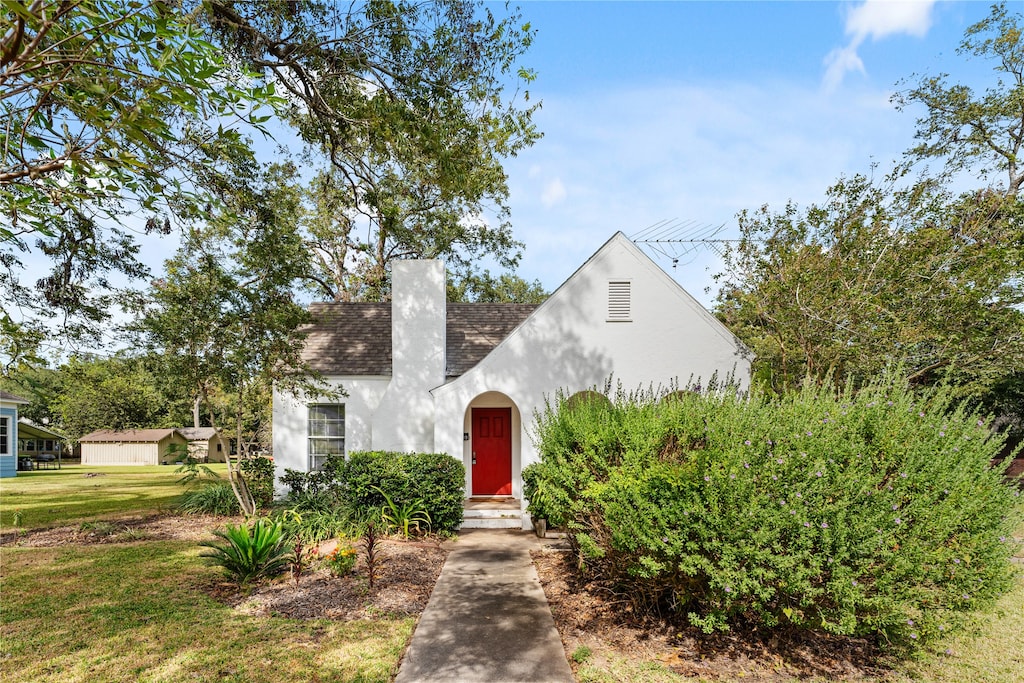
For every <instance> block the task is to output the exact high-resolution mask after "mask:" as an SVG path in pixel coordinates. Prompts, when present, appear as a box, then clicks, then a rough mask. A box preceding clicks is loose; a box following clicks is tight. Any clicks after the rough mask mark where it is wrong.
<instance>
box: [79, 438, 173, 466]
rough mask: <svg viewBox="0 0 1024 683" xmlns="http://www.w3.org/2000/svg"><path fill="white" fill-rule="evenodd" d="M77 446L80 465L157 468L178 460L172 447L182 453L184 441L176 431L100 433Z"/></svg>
mask: <svg viewBox="0 0 1024 683" xmlns="http://www.w3.org/2000/svg"><path fill="white" fill-rule="evenodd" d="M79 443H80V444H81V448H82V464H83V465H160V464H173V463H174V462H176V461H177V460H180V459H181V456H180V455H175V454H173V453H172V452H171V451H172V447H173V449H181V450H180V451H178V452H179V453H180V452H183V451H184V449H185V448H187V444H188V440H187V439H185V437H184V436H182V435H181V433H180V430H177V429H126V430H123V431H115V430H113V429H100V430H98V431H95V432H92V433H91V434H86V435H85V436H83V437H82V438H81V439H79Z"/></svg>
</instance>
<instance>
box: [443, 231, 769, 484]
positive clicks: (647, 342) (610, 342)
mask: <svg viewBox="0 0 1024 683" xmlns="http://www.w3.org/2000/svg"><path fill="white" fill-rule="evenodd" d="M609 280H628V281H629V282H630V285H631V303H632V314H631V322H608V281H609ZM715 372H717V373H718V375H719V376H720V377H724V376H725V375H728V374H731V373H733V372H735V373H736V378H737V379H738V380H739V381H740V382H741V384H746V382H747V381H748V380H749V374H750V363H749V360H747V358H745V357H744V355H743V349H742V347H740V346H739V345H738V343H737V342H736V340H735V338H734V337H732V335H731V334H729V332H728V331H727V330H726V329H725V328H724V327H722V326H721V325H720V324H719V323H718V321H716V320H715V319H714V318H713V317H712V316H711V315H710V314H709V313H708V312H707V311H706V310H705V309H704V308H703V307H702V306H701V305H700V304H699V303H698V302H697V301H696V300H694V299H693V298H692V297H691V296H690V295H689V294H687V293H686V292H685V291H684V290H683V289H682V288H681V287H680V286H679V285H678V284H677V283H676V282H675V281H674V280H672V279H671V278H670V277H669V276H668V275H667V274H666V273H664V272H663V271H662V270H661V269H660V268H658V267H657V265H655V264H654V263H653V262H652V261H651V260H650V259H648V258H647V256H646V255H644V254H643V253H642V252H640V251H639V249H637V248H636V247H635V245H633V244H632V243H631V242H629V241H628V240H627V239H626V238H625V237H624V236H622V235H618V236H617V237H616V238H613V239H612V240H611V241H610V242H609V243H608V244H606V245H605V247H604V248H603V249H602V250H601V251H599V252H598V253H597V254H596V255H595V256H594V257H593V258H592V259H591V260H589V261H588V262H587V263H586V264H584V265H583V266H582V267H581V268H580V270H578V271H577V272H576V274H575V275H574V276H573V277H572V278H570V279H569V280H568V281H567V282H566V283H565V284H564V285H563V286H562V287H561V288H559V289H558V290H557V291H556V292H555V293H554V294H553V295H552V296H551V298H550V299H548V300H547V301H546V302H545V303H544V304H543V305H542V306H541V307H540V308H538V309H537V311H536V312H535V313H534V314H533V315H532V316H531V317H530V318H529V319H528V320H527V321H526V322H525V323H524V324H523V325H522V326H520V327H519V328H518V329H517V330H516V331H514V332H513V333H512V334H511V335H509V337H508V338H506V339H505V340H504V341H503V342H502V343H501V344H500V345H499V346H498V347H497V348H496V349H494V351H492V352H491V353H490V354H489V355H488V356H487V357H486V358H485V359H484V360H483V361H481V362H480V363H479V364H478V365H477V366H476V367H475V368H473V369H472V370H470V371H469V372H467V373H466V374H465V375H463V376H462V377H460V378H458V379H456V380H454V381H453V382H451V383H449V384H446V385H444V386H441V387H438V388H437V389H435V390H434V392H433V393H434V398H435V406H436V409H437V421H436V426H435V432H434V442H435V449H436V450H438V451H446V452H449V453H460V452H464V448H462V447H460V446H461V444H460V443H459V442H460V441H462V435H463V432H464V429H463V424H464V415H465V411H466V409H467V407H468V406H469V405H470V404H471V402H472V401H473V400H474V399H475V398H476V397H478V396H480V395H481V394H484V393H485V392H489V391H497V392H501V393H502V394H504V395H506V396H508V397H509V398H510V399H511V400H512V402H513V403H514V404H515V406H516V407H517V408H518V409H519V411H520V414H521V416H522V421H521V433H520V443H521V449H522V450H521V462H520V465H521V467H525V466H526V465H528V464H530V463H531V462H535V461H536V460H537V457H538V456H537V451H536V448H535V446H534V444H533V439H532V424H533V420H534V414H535V412H537V411H539V410H541V409H542V408H543V406H544V398H545V396H551V397H553V396H554V394H555V392H556V391H557V390H558V389H563V390H565V391H566V392H567V393H569V394H571V393H575V392H577V391H581V390H585V389H588V388H591V387H595V386H596V387H601V386H603V385H604V383H605V381H606V380H607V379H608V378H609V377H614V379H615V380H616V381H617V382H618V381H621V383H622V385H623V388H624V389H626V390H633V389H638V388H647V387H653V388H655V389H658V388H659V387H668V386H670V384H671V383H673V382H675V383H678V384H679V385H686V384H687V383H688V382H690V381H691V379H692V380H693V381H697V380H700V381H702V382H704V383H706V382H707V380H708V378H709V377H711V375H712V374H714V373H715ZM519 471H520V469H519V468H515V467H514V468H513V490H514V492H515V495H517V496H518V495H519V491H520V490H521V488H520V487H521V480H520V478H519Z"/></svg>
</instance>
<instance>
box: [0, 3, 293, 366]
mask: <svg viewBox="0 0 1024 683" xmlns="http://www.w3.org/2000/svg"><path fill="white" fill-rule="evenodd" d="M2 12H3V19H4V22H3V25H4V27H5V28H4V30H3V32H2V35H0V106H2V112H3V125H2V126H0V214H2V215H3V216H4V217H5V219H6V220H2V221H0V268H2V271H0V294H2V295H0V299H2V300H3V302H4V303H3V306H2V308H0V324H2V326H3V329H4V332H5V342H8V341H9V343H5V344H4V345H3V348H2V350H0V352H2V353H3V359H2V360H3V365H4V367H5V368H7V369H8V370H9V369H11V368H13V367H14V366H15V365H16V364H17V362H18V360H19V359H29V360H38V358H35V356H34V354H35V351H36V349H37V347H38V345H39V344H40V343H42V342H44V341H45V340H46V339H47V338H48V337H49V336H52V335H53V334H55V333H57V334H59V335H60V336H61V338H62V342H63V344H64V345H67V344H68V343H70V342H72V341H74V340H76V339H79V338H80V337H81V336H82V335H87V333H89V332H90V331H93V330H96V329H97V328H98V327H99V326H100V325H102V324H103V323H104V322H105V321H106V320H107V318H108V309H109V307H110V305H111V299H112V297H120V296H122V291H119V289H122V288H118V287H115V286H113V285H112V284H111V281H110V280H109V279H108V275H114V276H117V277H123V278H125V279H127V280H129V281H130V280H134V279H137V278H139V277H141V276H143V275H144V274H145V273H146V269H145V268H144V267H142V266H141V264H139V263H138V261H137V259H136V254H137V247H136V245H135V241H134V240H133V239H132V237H131V234H130V233H131V231H137V232H142V231H146V232H154V231H156V232H168V231H169V230H170V229H171V225H170V223H169V222H167V220H166V216H165V219H164V220H158V219H157V218H156V217H155V216H156V214H157V212H158V211H159V210H161V209H163V210H164V211H165V212H166V211H167V210H168V209H169V208H173V212H174V213H175V214H176V215H179V216H182V217H184V216H190V215H194V214H195V213H197V212H201V210H202V209H203V208H204V207H205V205H206V204H207V203H208V202H209V201H210V200H211V198H210V197H209V196H208V195H207V194H206V190H207V189H209V187H210V186H211V185H214V184H215V181H216V176H217V169H218V168H219V167H220V166H221V165H222V164H223V163H225V161H226V160H231V159H238V158H245V157H247V156H250V154H249V152H248V145H247V142H246V141H245V140H244V139H243V138H242V136H241V135H240V133H239V130H238V129H237V127H238V126H241V125H248V126H254V125H255V126H259V124H260V122H261V121H262V120H263V119H264V118H265V117H266V115H267V112H266V111H260V108H261V107H264V106H265V105H274V104H275V103H276V100H275V99H274V97H273V95H272V92H273V91H272V88H271V87H269V86H264V85H262V84H261V83H259V82H256V83H254V84H253V85H246V83H247V81H246V79H245V78H244V77H243V76H244V74H243V73H242V72H241V71H240V70H239V69H238V68H237V67H236V66H229V65H228V62H227V61H226V60H225V59H224V57H223V56H222V54H221V51H220V50H218V49H217V48H216V47H215V46H214V45H213V44H211V43H209V42H208V41H206V40H204V39H203V37H202V30H201V27H200V26H199V25H198V24H197V23H196V15H195V14H194V13H189V12H185V11H183V10H181V9H179V8H177V7H176V6H175V5H173V4H170V3H166V2H163V0H142V1H137V0H31V1H30V2H29V1H26V0H10V1H9V2H5V3H4V5H3V10H2ZM257 129H258V128H257ZM138 214H142V215H143V218H142V219H136V218H135V216H137V215H138ZM147 214H148V215H149V216H150V218H149V220H146V219H145V215H147ZM33 251H38V252H41V253H42V254H43V255H45V256H47V257H49V258H50V259H51V261H52V262H53V270H52V272H51V273H50V274H49V275H47V276H45V277H42V278H40V279H39V280H38V281H36V282H28V283H26V282H24V281H23V279H24V278H23V275H22V273H23V271H24V266H23V259H24V254H26V253H31V252H33ZM38 268H39V266H38V262H36V263H35V264H34V266H33V270H35V271H37V272H38ZM54 320H56V321H57V322H56V324H55V323H54V322H53V321H54Z"/></svg>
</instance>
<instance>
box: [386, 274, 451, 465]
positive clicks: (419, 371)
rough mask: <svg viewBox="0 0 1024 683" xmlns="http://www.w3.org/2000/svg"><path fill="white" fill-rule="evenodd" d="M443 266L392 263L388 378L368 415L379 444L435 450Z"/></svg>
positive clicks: (441, 379)
mask: <svg viewBox="0 0 1024 683" xmlns="http://www.w3.org/2000/svg"><path fill="white" fill-rule="evenodd" d="M445 294H446V291H445V271H444V263H442V262H441V261H395V262H392V265H391V383H390V384H389V385H388V389H387V391H386V393H385V394H384V397H383V399H382V400H381V404H380V408H379V409H378V410H377V411H376V414H375V416H374V421H373V423H374V424H373V444H374V448H376V449H379V450H395V451H422V452H432V451H433V450H434V398H433V396H432V395H431V394H430V390H431V389H433V388H434V387H437V386H440V385H441V384H443V383H444V371H445V324H446V321H445V318H446V306H445Z"/></svg>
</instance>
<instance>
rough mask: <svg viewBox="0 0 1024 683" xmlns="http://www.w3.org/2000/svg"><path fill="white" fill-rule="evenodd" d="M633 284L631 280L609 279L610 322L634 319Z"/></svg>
mask: <svg viewBox="0 0 1024 683" xmlns="http://www.w3.org/2000/svg"><path fill="white" fill-rule="evenodd" d="M632 284H633V283H632V282H630V281H629V280H609V281H608V322H617V323H621V322H626V323H628V322H631V321H632V319H633V318H632V293H631V291H630V290H631V286H632Z"/></svg>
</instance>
